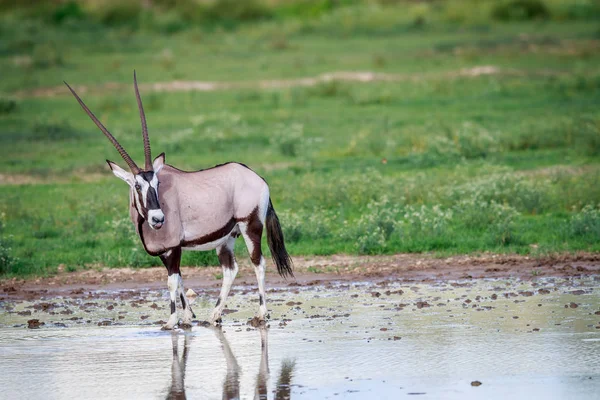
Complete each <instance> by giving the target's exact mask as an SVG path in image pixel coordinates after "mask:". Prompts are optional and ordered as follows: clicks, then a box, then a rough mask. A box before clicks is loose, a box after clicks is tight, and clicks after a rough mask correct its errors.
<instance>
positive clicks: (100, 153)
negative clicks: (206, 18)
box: [0, 1, 600, 276]
mask: <svg viewBox="0 0 600 400" xmlns="http://www.w3.org/2000/svg"><path fill="white" fill-rule="evenodd" d="M448 3H449V5H448V6H447V8H444V9H435V8H431V7H433V6H431V5H428V4H422V3H419V4H416V5H415V4H413V3H411V4H410V6H406V7H405V8H402V7H398V6H396V7H392V6H389V7H388V6H386V7H384V6H377V5H373V4H354V5H350V6H345V7H339V8H335V9H327V10H324V11H322V12H321V13H319V15H318V16H316V17H311V18H308V17H302V16H300V17H294V16H289V17H285V18H284V17H280V16H278V15H279V14H276V13H274V14H273V15H272V16H271V17H270V18H265V19H264V20H260V21H253V22H244V23H239V24H238V25H235V26H233V27H232V26H228V25H224V26H213V25H211V26H210V27H208V28H207V27H205V26H203V25H202V24H198V25H193V24H192V22H189V21H188V22H186V21H185V20H182V21H183V22H182V24H183V23H184V22H185V23H187V25H184V26H183V27H181V28H180V29H173V31H166V32H165V30H164V29H162V28H161V29H158V28H160V27H161V26H162V25H160V24H159V22H156V21H154V20H153V22H152V23H148V24H149V25H148V26H146V25H142V26H136V27H132V26H130V25H119V24H116V25H114V26H113V25H107V24H105V23H102V21H101V20H94V19H89V20H84V21H80V20H77V19H75V20H71V21H68V23H61V24H57V23H53V22H48V21H46V20H45V19H43V18H42V19H40V18H38V17H35V16H31V15H29V14H27V13H25V14H24V13H22V12H20V11H19V12H17V11H18V10H17V11H14V10H9V11H4V13H3V14H2V15H0V21H1V24H0V39H1V40H0V70H1V71H2V77H3V79H1V80H0V180H1V182H3V184H2V185H0V275H2V276H12V275H30V274H38V275H43V274H49V273H53V272H55V271H56V270H57V268H58V267H59V265H63V266H65V268H66V269H68V270H75V269H77V268H90V267H95V266H102V265H106V266H139V267H142V266H149V265H157V264H159V262H158V259H154V258H152V257H149V256H147V255H145V253H144V251H143V249H142V248H141V244H140V243H139V240H138V239H137V237H136V236H135V232H134V230H133V226H132V224H131V223H130V222H129V220H128V205H127V202H128V196H127V190H128V189H127V187H126V185H125V184H124V183H123V182H121V181H120V180H118V179H116V178H114V177H113V176H112V174H110V172H109V170H108V167H107V166H106V164H105V162H104V159H107V158H108V159H111V160H113V161H116V162H119V163H120V164H121V165H125V163H123V162H121V161H122V160H120V157H119V156H118V154H117V153H116V151H115V150H114V148H112V146H111V145H110V143H108V141H107V140H106V139H105V138H104V137H103V135H102V134H101V133H100V132H99V131H98V130H97V129H96V127H95V126H94V125H93V123H92V122H91V121H89V119H88V117H87V116H86V115H85V114H84V113H83V112H82V111H81V109H80V108H79V106H78V105H77V103H76V101H75V100H74V99H73V98H72V97H71V96H70V95H68V94H67V92H66V90H64V91H63V92H61V93H59V94H58V95H53V96H41V97H40V96H35V95H34V94H35V91H34V89H37V88H48V87H50V88H53V87H57V86H60V85H61V84H62V81H63V80H66V81H67V82H69V83H70V84H72V85H74V86H75V87H82V86H85V87H86V88H87V90H81V92H80V94H81V95H82V97H83V98H84V100H85V101H86V103H87V104H88V106H89V107H90V108H91V109H92V110H93V111H94V112H96V114H97V115H98V116H99V117H100V119H101V120H102V121H103V122H104V123H105V124H106V125H107V127H108V128H109V130H111V132H112V133H113V134H114V135H115V136H116V137H117V138H118V139H119V141H120V142H121V143H122V144H123V145H124V147H125V148H126V149H127V150H128V151H129V153H130V154H131V155H132V156H133V157H134V158H135V159H136V160H138V162H141V161H142V160H143V148H142V141H141V135H140V128H139V118H138V116H137V106H136V103H135V98H134V95H133V89H132V87H131V86H129V85H130V84H131V81H132V72H133V69H134V68H135V69H136V70H137V74H138V79H139V81H140V82H141V83H142V84H147V83H154V82H169V81H172V80H187V81H194V80H200V81H218V82H245V83H248V85H247V86H248V88H245V89H229V90H217V91H211V92H194V91H191V92H166V93H163V92H152V91H150V90H149V89H147V90H143V92H142V97H143V99H144V104H145V108H146V115H147V118H148V125H149V131H150V139H151V143H152V148H153V152H154V154H155V155H157V154H159V153H160V152H162V151H164V152H166V156H167V162H168V163H170V164H173V165H175V166H177V167H179V168H182V169H190V170H192V169H199V168H206V167H210V166H212V165H214V164H218V163H222V162H225V161H239V162H243V163H245V164H247V165H249V166H250V167H251V168H253V169H254V170H255V171H256V172H257V173H259V174H260V175H261V176H263V177H264V178H265V179H266V180H267V181H268V182H269V184H270V187H271V193H272V198H273V203H274V205H275V207H276V209H277V211H278V214H279V216H280V220H281V221H282V224H283V227H284V233H285V235H286V240H287V242H288V248H289V250H290V252H291V253H292V255H294V254H332V253H341V252H346V253H361V254H380V253H397V252H436V253H439V254H456V253H477V252H483V251H489V252H496V253H528V254H533V255H536V254H547V253H553V252H566V251H577V250H585V251H593V252H594V251H599V250H600V240H599V239H600V209H599V203H600V70H599V69H598V65H600V51H599V50H600V22H599V21H598V20H597V19H595V18H594V15H596V14H593V13H586V14H584V15H580V16H578V15H576V14H573V15H571V17H569V18H567V17H565V18H558V17H548V18H537V19H534V20H533V21H508V22H507V21H499V20H497V19H496V20H495V19H493V18H491V17H490V16H489V7H488V8H487V9H486V8H484V9H482V10H480V9H474V10H473V12H470V13H469V12H465V11H464V9H463V8H456V10H454V11H453V9H452V8H451V6H453V7H456V4H462V3H461V2H448ZM463 3H465V4H467V5H468V4H471V3H472V2H468V1H466V2H463ZM563 3H568V2H558V1H554V2H549V3H548V4H549V7H550V8H549V9H550V10H554V9H555V8H556V7H558V5H563ZM580 3H581V4H583V3H585V2H580ZM585 4H587V3H585ZM590 4H593V3H591V2H590ZM424 7H425V8H424ZM426 7H430V8H426ZM552 7H554V8H552ZM278 10H279V9H278ZM457 10H458V11H457ZM461 10H462V11H461ZM486 10H487V11H486ZM591 10H595V9H591ZM484 11H485V12H486V13H488V14H485V13H484ZM279 12H281V10H279ZM453 12H454V14H452V13H453ZM461 12H462V13H463V14H461ZM453 15H459V16H460V15H463V17H462V18H458V17H456V16H454V17H453ZM553 15H554V16H556V15H557V14H553ZM569 15H570V14H569ZM90 18H91V17H90ZM173 18H174V19H176V18H175V17H173ZM98 21H100V22H98ZM152 24H154V25H152ZM157 26H158V28H157V29H151V28H152V27H157ZM481 67H485V68H481ZM334 71H372V72H376V73H386V74H393V76H394V77H395V79H394V80H393V81H389V82H381V81H372V82H367V83H358V82H344V81H331V82H324V83H320V84H317V85H314V86H310V87H287V88H281V89H260V88H258V86H257V85H255V83H256V81H258V80H270V79H292V78H298V77H314V76H318V75H319V74H323V73H328V72H334ZM105 83H118V84H120V85H112V86H103V84H105ZM123 84H124V86H123ZM242 247H243V246H242V244H241V242H240V243H238V249H239V250H240V254H243V253H244V251H243V249H242ZM184 263H185V264H186V265H206V264H216V263H217V259H216V256H215V255H214V254H213V253H212V252H210V253H186V254H185V255H184Z"/></svg>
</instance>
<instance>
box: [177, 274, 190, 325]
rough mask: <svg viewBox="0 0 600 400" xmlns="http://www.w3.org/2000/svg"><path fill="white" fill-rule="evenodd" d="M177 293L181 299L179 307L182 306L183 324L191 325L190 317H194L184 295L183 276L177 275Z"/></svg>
mask: <svg viewBox="0 0 600 400" xmlns="http://www.w3.org/2000/svg"><path fill="white" fill-rule="evenodd" d="M177 295H178V296H179V298H180V299H181V307H183V325H192V318H194V312H193V311H192V307H191V306H190V303H189V301H188V299H187V297H185V290H184V288H183V278H181V276H180V277H179V284H178V286H177Z"/></svg>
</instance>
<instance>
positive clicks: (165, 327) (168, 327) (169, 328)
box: [160, 325, 175, 331]
mask: <svg viewBox="0 0 600 400" xmlns="http://www.w3.org/2000/svg"><path fill="white" fill-rule="evenodd" d="M174 328H175V326H171V325H163V326H162V328H160V330H161V331H172V330H173V329H174Z"/></svg>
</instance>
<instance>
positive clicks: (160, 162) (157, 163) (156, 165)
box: [152, 153, 165, 174]
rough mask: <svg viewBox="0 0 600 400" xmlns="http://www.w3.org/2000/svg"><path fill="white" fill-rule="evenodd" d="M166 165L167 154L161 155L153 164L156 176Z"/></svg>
mask: <svg viewBox="0 0 600 400" xmlns="http://www.w3.org/2000/svg"><path fill="white" fill-rule="evenodd" d="M164 165H165V153H160V155H159V156H158V157H156V158H155V159H154V161H153V162H152V169H153V170H154V173H155V174H158V173H159V171H160V170H161V169H162V167H163V166H164Z"/></svg>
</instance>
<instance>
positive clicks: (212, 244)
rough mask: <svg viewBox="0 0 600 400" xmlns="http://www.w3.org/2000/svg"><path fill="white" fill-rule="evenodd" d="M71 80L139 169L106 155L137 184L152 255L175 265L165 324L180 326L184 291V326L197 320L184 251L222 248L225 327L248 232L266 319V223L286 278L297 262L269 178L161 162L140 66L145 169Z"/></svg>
mask: <svg viewBox="0 0 600 400" xmlns="http://www.w3.org/2000/svg"><path fill="white" fill-rule="evenodd" d="M65 84H66V85H67V87H68V88H69V90H70V91H71V93H73V96H75V98H76V99H77V101H78V102H79V104H80V105H81V107H82V108H83V109H84V111H85V112H86V113H87V115H88V116H89V117H90V118H91V119H92V121H94V123H95V124H96V126H98V128H100V130H101V131H102V132H103V133H104V135H106V137H107V138H108V140H110V142H111V143H112V144H113V145H114V146H115V148H116V149H117V151H118V152H119V154H121V157H123V160H125V162H126V163H127V165H128V166H129V169H130V170H131V172H128V171H126V170H124V169H123V168H121V167H119V166H118V165H117V164H115V163H113V162H111V161H108V160H106V162H107V163H108V165H109V166H110V169H111V170H112V172H113V174H114V175H115V176H117V177H118V178H120V179H122V180H124V181H125V182H127V184H128V185H129V186H130V191H129V203H130V206H129V214H130V216H131V221H132V222H133V224H134V225H135V228H136V231H137V233H138V235H139V237H140V239H141V241H142V244H143V246H144V249H145V250H146V252H147V253H148V254H150V255H152V256H158V257H160V259H161V260H162V262H163V264H164V265H165V267H167V271H168V274H169V277H168V280H167V286H168V288H169V293H170V300H171V315H170V317H169V320H168V321H167V323H166V325H164V326H163V329H173V327H175V325H177V324H178V321H179V320H178V318H177V307H176V305H177V297H178V296H179V298H180V299H181V305H182V307H183V310H184V312H183V325H190V324H191V320H192V318H195V315H194V313H193V311H192V308H191V307H190V304H189V302H188V301H187V299H186V296H185V294H184V289H183V281H182V278H181V272H180V270H179V266H180V261H181V251H182V250H211V249H216V250H217V255H218V257H219V262H220V264H221V266H222V268H223V283H222V287H221V292H220V294H219V298H218V300H217V303H216V306H215V308H214V310H213V312H212V315H211V317H210V319H211V322H212V323H214V324H215V325H218V324H220V322H221V312H222V311H223V307H224V306H225V300H226V299H227V296H228V294H229V290H230V288H231V285H232V283H233V280H234V279H235V277H236V275H237V272H238V265H237V263H236V260H235V257H234V252H233V246H234V243H235V239H236V238H237V237H238V236H240V235H241V236H242V237H243V238H244V241H245V243H246V246H247V247H248V253H249V254H250V259H251V260H252V264H254V269H255V272H256V278H257V280H258V293H259V309H258V318H259V319H261V320H264V319H265V318H266V316H267V306H266V298H265V259H264V257H263V255H262V252H261V238H262V233H263V228H264V227H266V231H267V242H268V245H269V248H270V249H271V254H272V255H273V260H274V262H275V265H276V266H277V272H279V274H280V275H281V276H283V277H286V276H293V274H292V262H291V259H290V256H289V255H288V253H287V251H286V249H285V244H284V240H283V233H282V231H281V226H280V225H279V220H278V218H277V214H276V213H275V209H274V208H273V204H272V203H271V199H270V196H269V186H268V185H267V183H266V182H265V181H264V180H263V179H262V178H261V177H260V176H258V175H257V174H256V173H255V172H253V171H252V170H250V169H249V168H248V167H246V166H245V165H243V164H238V163H233V162H232V163H227V164H222V165H217V166H215V167H213V168H209V169H205V170H200V171H195V172H185V171H182V170H179V169H177V168H175V167H172V166H171V165H168V164H165V154H164V153H162V154H161V155H159V156H158V157H156V158H155V159H154V161H153V160H152V158H151V155H150V140H149V138H148V128H147V125H146V116H145V114H144V108H143V106H142V100H141V98H140V93H139V90H138V85H137V79H136V76H135V71H134V74H133V85H134V89H135V96H136V99H137V103H138V108H139V111H140V119H141V122H142V136H143V140H144V154H145V166H144V168H143V169H141V168H139V167H138V166H137V165H136V163H135V162H134V161H133V160H132V159H131V157H130V156H129V154H127V152H126V151H125V149H123V147H122V146H121V145H120V144H119V142H118V141H117V140H116V139H115V138H114V137H113V135H112V134H111V133H110V132H109V131H108V130H107V129H106V128H105V127H104V125H102V123H101V122H100V121H99V120H98V118H96V116H94V114H93V113H92V112H91V111H90V109H89V108H88V107H87V106H86V105H85V104H84V103H83V101H82V100H81V99H80V98H79V96H78V95H77V93H75V91H74V90H73V89H72V88H71V87H70V86H69V85H68V84H67V83H66V82H65Z"/></svg>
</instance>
